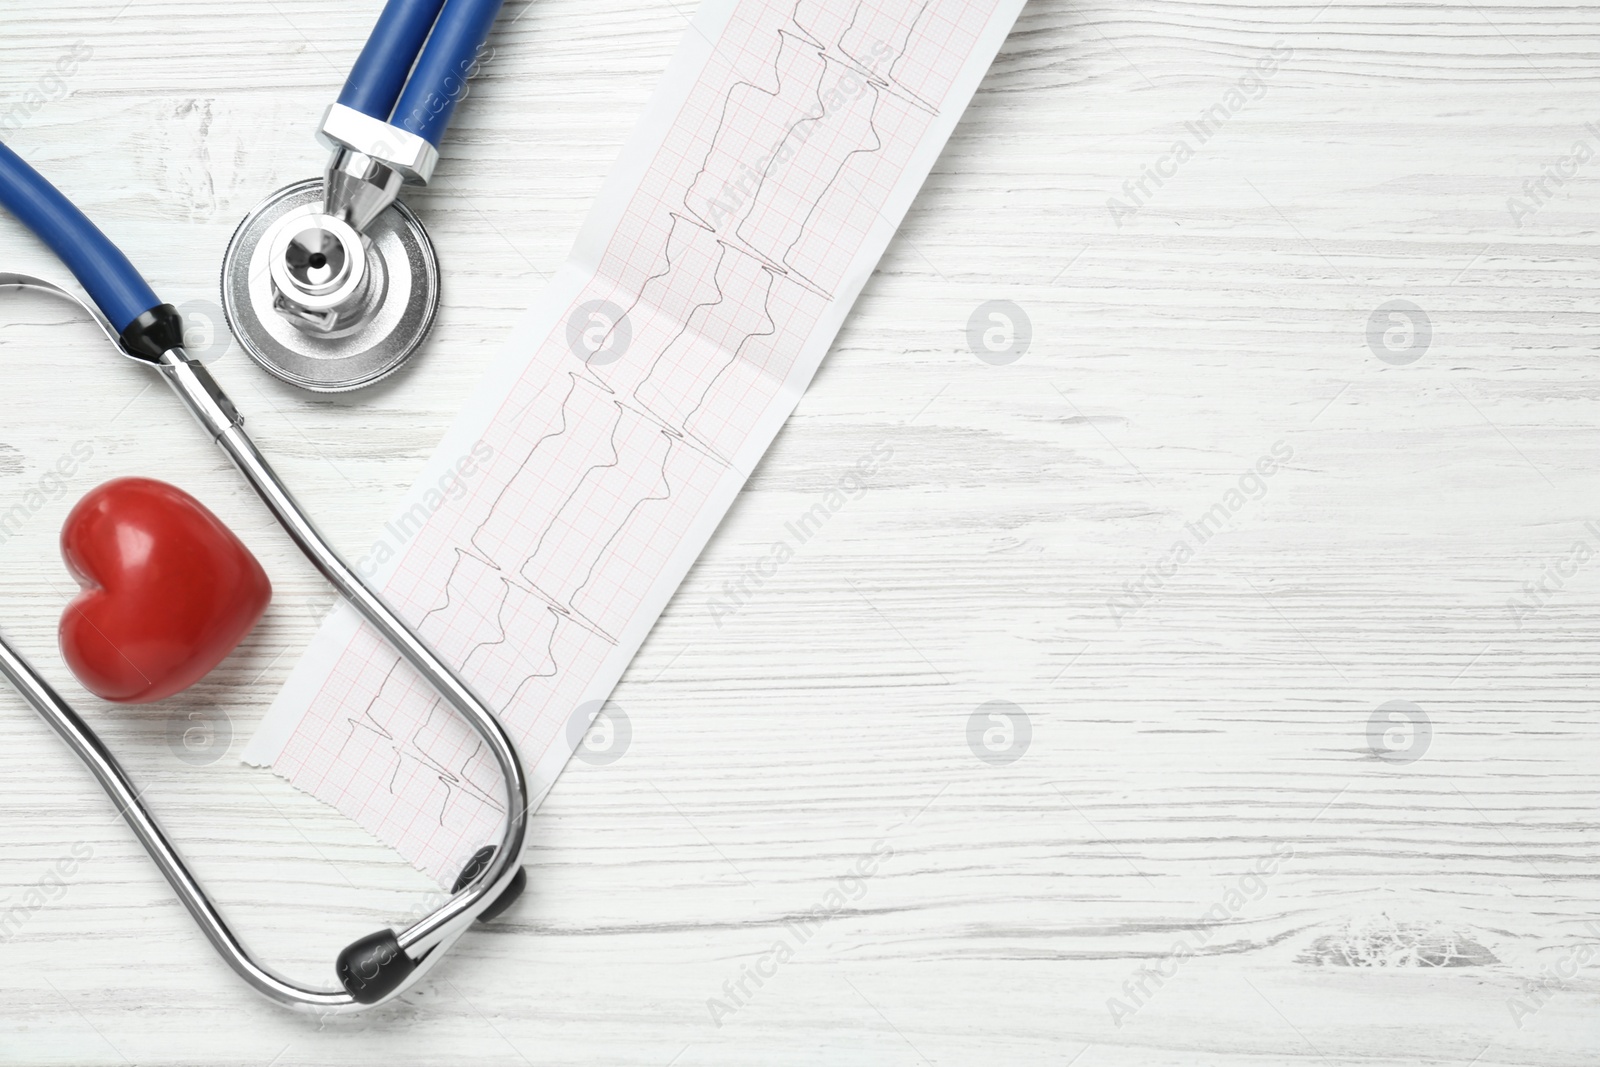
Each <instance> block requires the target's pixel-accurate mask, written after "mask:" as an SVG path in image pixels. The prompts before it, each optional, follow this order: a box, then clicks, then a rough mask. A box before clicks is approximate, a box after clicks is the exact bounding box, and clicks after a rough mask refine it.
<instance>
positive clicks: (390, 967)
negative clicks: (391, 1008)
mask: <svg viewBox="0 0 1600 1067" xmlns="http://www.w3.org/2000/svg"><path fill="white" fill-rule="evenodd" d="M416 967H417V964H416V961H415V960H413V959H412V958H411V957H410V956H407V955H406V953H405V950H404V949H403V948H401V947H400V939H399V938H397V937H396V936H395V933H394V931H393V930H379V931H378V932H377V933H375V934H368V935H367V936H366V937H363V938H362V939H361V940H359V941H355V942H352V943H351V944H350V945H348V946H347V947H346V948H345V950H344V951H343V952H341V953H339V961H338V963H337V964H336V965H335V970H336V971H337V972H338V974H339V984H341V985H343V986H344V989H345V992H347V993H349V994H350V995H351V996H352V997H354V998H355V1001H356V1003H357V1004H376V1003H377V1002H378V1001H380V1000H382V999H383V998H384V997H386V996H388V995H389V994H390V993H393V992H394V991H395V990H396V989H398V988H400V984H401V983H402V982H404V981H405V980H406V977H407V976H408V975H410V974H411V972H412V971H414V970H416Z"/></svg>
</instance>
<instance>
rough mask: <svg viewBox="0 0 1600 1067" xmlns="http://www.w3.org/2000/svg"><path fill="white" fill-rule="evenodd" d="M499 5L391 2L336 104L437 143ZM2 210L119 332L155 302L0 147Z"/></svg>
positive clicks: (472, 0)
mask: <svg viewBox="0 0 1600 1067" xmlns="http://www.w3.org/2000/svg"><path fill="white" fill-rule="evenodd" d="M503 3H504V0H389V2H388V3H387V4H386V5H385V6H384V9H383V13H382V14H381V15H379V16H378V22H377V25H376V26H375V27H374V28H373V32H372V36H371V37H370V38H369V39H368V41H367V45H366V47H365V48H363V49H362V50H361V55H360V56H359V57H358V58H357V59H356V62H355V66H354V67H352V68H351V70H350V76H349V77H348V78H347V79H345V83H344V89H343V90H342V91H341V92H340V94H339V103H341V104H344V105H345V106H347V107H350V108H353V109H355V110H357V111H360V112H361V113H362V114H364V115H367V116H370V117H372V118H375V119H379V120H381V121H384V122H389V123H391V124H392V125H395V126H398V127H399V128H400V129H403V130H405V131H406V132H408V133H414V134H416V135H417V136H419V137H422V138H424V139H425V140H427V141H428V142H429V143H430V144H432V145H434V146H435V147H437V146H438V145H439V142H440V141H441V140H443V138H444V134H445V131H446V130H447V129H448V128H449V125H450V119H451V117H452V115H453V114H454V113H455V108H456V105H457V104H458V103H459V102H460V100H461V97H462V95H463V94H464V92H465V88H466V82H467V74H468V72H469V71H470V70H471V69H472V66H473V64H474V63H475V62H476V61H477V59H478V55H479V52H480V51H481V50H482V48H483V46H484V43H485V42H486V41H487V40H488V39H489V31H490V30H491V29H492V28H493V26H494V20H495V18H496V17H497V16H498V15H499V13H500V8H501V7H502V6H503ZM0 205H3V206H4V207H5V208H6V210H7V211H9V212H11V214H13V215H15V216H16V217H17V219H18V220H19V221H21V222H22V223H23V225H25V226H27V227H28V228H29V229H30V230H32V231H33V232H34V233H35V234H37V235H38V237H39V239H40V240H42V241H43V242H44V243H45V244H46V245H47V246H48V247H49V248H50V250H51V251H52V252H54V253H55V254H56V256H57V257H59V258H60V260H61V261H62V262H63V263H65V264H66V266H67V269H68V270H70V271H72V274H73V277H75V278H77V279H78V284H80V285H82V286H83V288H84V289H85V290H86V291H87V292H88V294H89V296H90V297H91V298H92V299H93V300H94V302H95V304H96V305H97V306H98V307H99V308H100V310H101V312H102V313H103V314H104V315H105V317H106V318H107V319H108V320H109V321H110V322H111V325H112V326H114V327H116V330H117V332H118V333H122V332H124V331H125V330H127V329H128V327H129V325H130V324H132V323H133V322H134V320H136V319H138V318H139V317H140V316H141V315H143V314H145V313H146V312H150V311H153V310H154V309H155V308H156V307H158V306H159V305H160V303H161V301H160V300H158V299H157V298H156V294H155V291H154V290H152V289H151V288H150V285H149V283H147V282H146V281H145V280H144V278H143V277H142V276H141V275H140V274H139V272H138V270H137V269H135V268H134V266H133V264H132V263H131V262H129V260H128V257H127V256H125V255H124V254H123V253H122V250H121V249H119V248H118V247H117V246H116V245H115V244H113V243H112V242H111V240H110V239H109V238H108V237H106V235H105V234H104V233H102V232H101V231H100V228H99V227H98V226H96V225H95V224H94V223H92V222H90V221H89V219H88V218H87V217H86V216H85V215H84V214H83V212H81V211H79V210H78V209H77V208H76V207H74V206H73V204H72V202H71V201H70V200H68V199H67V198H66V197H65V196H63V195H61V193H60V192H59V191H58V190H57V189H56V188H55V186H53V185H51V184H50V183H49V182H48V181H46V180H45V179H44V178H43V177H42V176H41V175H40V174H39V172H38V171H36V170H34V169H33V168H32V167H30V166H29V165H28V164H27V163H25V162H23V160H22V159H21V158H20V157H19V156H17V154H16V153H14V152H12V151H11V150H10V149H9V148H7V147H6V146H5V144H4V143H0Z"/></svg>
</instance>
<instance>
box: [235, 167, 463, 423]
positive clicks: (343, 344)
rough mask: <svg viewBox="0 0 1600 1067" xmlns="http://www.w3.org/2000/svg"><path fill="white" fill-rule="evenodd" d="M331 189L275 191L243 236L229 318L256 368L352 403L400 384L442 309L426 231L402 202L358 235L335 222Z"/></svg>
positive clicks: (239, 235) (308, 185)
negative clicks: (398, 374) (395, 378)
mask: <svg viewBox="0 0 1600 1067" xmlns="http://www.w3.org/2000/svg"><path fill="white" fill-rule="evenodd" d="M326 190H327V183H326V182H325V181H324V180H323V179H320V178H314V179H309V180H307V181H303V182H298V183H296V184H294V185H291V186H288V187H287V188H284V189H280V190H278V191H277V192H276V193H273V194H272V195H271V196H270V197H268V198H267V200H266V201H265V202H264V203H262V204H261V206H259V207H257V208H256V209H255V210H254V211H252V212H251V213H250V214H249V215H247V216H246V217H245V219H244V221H243V222H241V223H240V224H239V228H238V229H237V230H236V231H234V235H233V239H232V240H231V241H230V242H229V243H228V251H227V254H226V256H224V257H223V262H222V310H223V314H224V315H226V316H227V319H228V325H229V327H230V328H231V329H232V330H233V334H234V336H235V337H236V338H238V340H239V344H240V345H241V346H242V347H243V348H244V350H245V352H247V353H248V354H249V356H250V358H251V359H253V360H255V361H256V363H258V364H259V365H260V366H261V367H262V368H263V369H265V370H266V371H267V372H268V373H270V374H272V375H274V376H275V377H278V378H280V379H282V380H283V381H286V382H288V383H290V384H291V385H297V386H299V387H301V388H302V389H309V390H312V391H313V392H319V393H343V392H348V391H350V390H352V389H360V388H362V387H363V386H368V385H372V384H373V383H375V382H378V381H381V380H382V379H384V378H386V377H388V376H389V375H391V374H393V373H394V372H395V371H397V370H399V369H400V367H401V366H402V365H404V363H405V362H406V360H407V359H409V358H410V356H411V355H412V353H414V352H415V351H416V350H417V348H418V347H419V346H420V345H421V344H422V342H423V340H425V339H426V338H427V336H428V331H429V330H430V329H432V327H433V320H434V317H435V316H436V315H437V313H438V310H439V261H438V257H437V256H436V255H435V253H434V250H433V243H432V242H431V241H430V240H429V239H428V233H427V230H425V229H424V228H423V226H422V223H421V222H420V221H419V220H418V219H417V217H416V215H414V214H412V212H411V210H410V209H409V208H407V207H406V206H405V205H404V204H403V203H401V202H400V201H398V200H394V201H392V202H391V203H389V204H388V205H387V206H385V207H384V208H383V210H382V211H381V212H380V213H379V214H377V215H376V216H375V217H373V218H372V219H371V220H370V221H368V222H366V226H365V230H364V232H363V231H358V230H357V229H355V227H353V226H351V225H350V224H349V223H348V222H346V221H345V219H344V218H341V217H339V216H336V215H330V214H328V213H327V212H326V205H325V202H324V197H325V195H326Z"/></svg>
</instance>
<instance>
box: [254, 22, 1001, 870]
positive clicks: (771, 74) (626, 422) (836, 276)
mask: <svg viewBox="0 0 1600 1067" xmlns="http://www.w3.org/2000/svg"><path fill="white" fill-rule="evenodd" d="M1022 3H1023V0H973V2H963V0H926V2H922V0H910V2H901V3H895V2H892V0H876V2H871V0H869V2H855V0H836V2H832V3H818V2H814V0H801V2H799V3H795V2H794V0H707V2H706V3H705V4H704V5H703V6H702V8H701V10H700V11H699V13H698V14H697V15H696V17H695V20H694V24H693V26H692V27H691V28H690V29H689V30H688V31H687V32H686V33H685V35H684V39H683V42H682V44H681V45H680V46H679V49H678V52H677V54H676V55H675V56H674V58H673V60H672V63H671V65H670V66H669V67H668V70H667V73H666V75H665V77H664V78H663V80H662V83H661V85H660V86H659V87H658V88H657V89H656V92H655V95H654V96H653V98H652V100H651V103H650V107H649V110H648V111H647V113H646V115H645V118H644V120H643V121H642V122H641V123H640V126H639V127H638V129H636V130H635V131H634V134H633V136H632V138H631V139H630V141H629V143H628V144H627V146H626V147H625V148H624V150H623V154H622V157H621V159H620V160H619V162H618V164H617V166H616V168H615V169H614V170H613V172H612V174H611V176H610V177H609V178H608V180H607V182H606V185H605V187H604V189H603V190H602V191H601V194H600V196H599V198H598V199H597V201H596V204H595V206H594V208H593V210H592V211H591V213H590V216H589V218H588V220H587V221H586V222H585V224H584V228H583V230H582V232H581V233H580V234H579V236H578V240H577V243H576V245H575V246H574V249H573V253H572V256H571V257H570V258H569V260H568V261H567V263H566V264H565V265H564V266H563V267H562V268H561V270H560V271H559V272H558V273H557V275H556V277H555V278H554V279H553V280H552V281H551V283H550V284H549V286H548V287H547V289H546V290H545V292H544V293H543V294H541V297H540V299H539V301H538V302H537V303H536V304H535V306H534V308H533V309H532V310H531V311H530V312H529V314H528V316H527V318H526V319H525V320H524V321H523V322H522V323H521V324H520V325H519V326H518V327H517V329H516V331H515V333H514V334H513V335H512V337H511V338H510V340H509V341H508V342H507V344H506V345H505V348H504V350H503V351H502V352H501V353H500V355H499V356H498V357H497V359H496V361H495V363H494V365H493V366H492V367H491V369H490V371H489V372H488V374H487V375H486V377H485V380H484V382H483V383H482V384H481V385H480V387H479V389H478V391H477V392H476V394H475V395H474V397H473V399H472V401H471V402H470V403H469V405H468V406H467V408H466V410H465V411H464V412H463V413H462V415H461V416H460V417H459V418H458V419H457V420H456V422H455V424H454V425H453V426H452V428H451V430H450V432H449V433H448V434H447V435H446V437H445V440H444V442H443V443H442V444H441V445H440V447H439V449H438V451H437V452H436V453H435V454H434V456H433V458H432V459H431V460H430V461H429V464H428V467H427V468H426V469H425V470H424V472H423V475H422V476H421V478H420V479H419V480H418V482H417V485H416V487H415V488H414V489H413V490H412V493H411V496H410V497H409V498H408V500H407V502H406V507H405V509H404V510H403V511H402V512H401V514H400V515H399V516H397V518H396V519H395V520H394V521H393V522H391V523H390V524H388V526H387V527H386V531H385V532H386V539H385V541H383V542H380V544H381V545H386V546H388V547H389V549H390V551H391V552H392V558H391V559H388V560H387V561H384V562H381V563H380V565H379V566H378V569H377V575H378V581H379V582H380V587H381V588H382V589H383V591H384V595H385V596H386V597H387V599H388V601H389V603H390V604H391V605H393V606H394V607H395V609H396V610H397V611H399V612H400V614H401V615H402V616H403V617H404V618H405V619H406V620H407V621H408V622H410V623H411V624H412V625H414V626H416V627H417V628H418V630H419V632H420V633H421V634H422V636H423V637H424V638H425V639H426V640H428V641H430V642H431V643H432V644H433V645H434V647H435V648H437V649H438V650H439V652H440V653H441V655H443V657H444V658H445V659H447V660H448V661H450V662H451V663H452V664H453V665H455V666H456V667H458V668H459V669H460V670H461V671H462V674H463V676H464V677H465V678H466V679H467V681H468V682H469V683H470V684H471V685H472V686H473V687H474V689H476V691H477V692H478V693H479V695H480V696H482V697H483V698H485V699H486V700H487V701H488V702H489V704H490V705H491V706H493V707H495V708H497V709H498V710H499V712H500V716H501V719H502V721H503V722H505V724H506V726H507V727H508V729H509V730H510V731H511V733H512V736H513V737H514V738H515V739H516V741H517V743H518V745H519V747H520V750H521V752H522V756H523V759H524V761H525V763H526V765H527V767H528V769H529V772H530V773H529V777H530V784H531V787H532V789H533V791H534V795H535V797H536V800H537V799H542V798H543V796H544V794H545V793H547V792H548V791H549V788H550V786H551V785H553V784H554V782H555V778H556V776H557V775H558V774H559V773H560V771H561V768H562V767H563V766H564V765H565V764H566V762H567V759H568V757H569V756H570V755H571V753H572V751H573V748H574V747H575V746H576V744H577V743H578V742H579V741H580V740H581V739H582V736H583V734H584V733H585V732H586V730H587V728H588V725H589V721H590V719H591V718H592V717H593V715H594V712H595V711H596V710H598V709H599V708H600V706H601V703H602V702H603V701H604V700H605V698H606V697H607V696H608V695H609V694H610V692H611V689H612V688H613V687H614V686H615V685H616V683H617V680H618V679H619V678H620V677H621V676H622V672H623V670H624V669H625V668H626V667H627V664H628V661H629V660H630V659H631V658H632V657H633V654H634V652H635V651H636V650H637V649H638V647H639V646H640V644H642V643H643V641H644V638H645V635H646V634H647V633H648V632H649V629H650V627H651V626H652V625H653V624H654V622H655V620H656V618H657V617H658V616H659V615H660V613H661V611H662V609H663V608H664V607H665V606H666V603H667V601H668V600H669V599H670V598H671V596H672V594H673V592H674V591H675V590H676V588H677V586H678V583H679V582H680V581H682V579H683V576H684V575H685V574H686V573H687V572H688V570H689V567H690V566H691V565H692V564H693V562H694V560H695V557H696V556H698V555H699V553H700V550H701V549H702V548H703V547H704V546H705V544H706V542H707V541H708V540H709V539H710V537H711V534H712V532H713V531H714V530H715V529H716V527H717V524H718V523H719V522H720V521H721V519H722V517H723V515H724V514H725V513H726V511H727V509H728V507H729V506H730V504H731V503H732V502H733V499H734V497H735V496H736V495H737V493H738V491H739V489H740V487H741V486H742V485H743V484H744V481H745V478H746V477H747V475H748V473H749V472H750V470H752V469H753V468H754V466H755V465H756V463H757V462H758V461H759V460H760V458H761V455H762V454H763V453H764V452H765V451H766V449H767V446H768V445H769V444H770V443H771V441H772V439H773V437H775V436H776V434H777V432H778V429H779V428H780V427H781V426H782V424H783V421H784V419H786V418H787V417H788V416H789V414H790V412H792V411H793V410H794V407H795V405H796V404H797V403H798V402H799V398H800V396H801V394H802V393H803V392H804V391H805V388H806V386H807V385H808V384H809V383H810V381H811V378H812V375H813V374H814V373H815V371H816V369H817V367H818V365H819V364H820V363H821V361H822V358H823V356H824V355H826V353H827V350H828V348H829V346H830V345H831V344H832V343H833V338H834V336H835V335H836V334H837V333H838V330H839V327H840V325H841V324H842V322H843V320H844V316H845V315H846V313H847V312H848V311H849V309H850V306H851V304H853V303H854V302H855V298H856V296H857V294H858V293H859V292H860V291H861V287H862V286H863V285H864V284H865V283H866V280H867V278H868V277H869V276H870V275H871V273H872V270H873V268H874V267H875V266H876V264H877V262H878V259H879V257H880V256H881V255H882V254H883V250H884V249H885V248H886V247H887V246H888V243H889V240H890V239H891V238H892V237H893V235H894V231H895V229H896V228H897V227H898V226H899V223H900V220H901V219H902V218H903V217H904V216H905V212H906V210H907V209H908V208H909V207H910V204H911V201H912V199H913V198H914V197H915V195H916V193H917V190H918V189H920V188H921V186H922V182H923V180H924V179H925V178H926V176H927V174H928V171H929V170H930V169H931V168H932V166H933V163H934V161H935V159H937V157H938V154H939V152H940V151H941V150H942V149H943V147H944V143H945V141H946V140H947V139H948V138H949V136H950V132H951V130H952V129H954V127H955V124H956V121H957V119H958V118H959V117H960V114H961V112H962V111H963V110H964V109H965V108H966V105H967V102H968V100H970V99H971V97H972V94H973V92H974V91H975V90H976V89H977V86H978V83H979V81H980V80H981V79H982V77H983V74H984V72H985V71H986V70H987V69H988V66H989V63H990V62H991V61H992V59H993V58H994V54H995V53H996V51H998V50H999V47H1000V45H1001V43H1002V42H1003V41H1004V40H1005V36H1006V34H1007V33H1008V32H1009V31H1010V28H1011V24H1012V23H1013V22H1014V21H1015V19H1016V17H1017V14H1018V13H1019V12H1020V10H1021V8H1022ZM712 42H715V43H714V44H713V43H712ZM597 309H604V310H597ZM619 313H620V314H619ZM395 542H401V543H400V544H398V545H397V544H396V543H395ZM381 559H382V554H381V553H380V560H381ZM244 758H245V760H246V761H247V762H250V763H254V764H258V765H266V764H270V765H271V766H272V767H273V768H274V769H275V770H276V771H277V772H278V773H280V774H282V775H284V776H285V777H287V778H288V779H289V780H290V781H291V782H293V783H294V784H295V785H297V786H299V787H301V788H302V789H305V790H306V791H308V792H310V793H312V794H313V795H315V796H317V797H320V798H321V799H323V800H325V801H328V802H329V803H331V804H333V805H335V806H336V807H337V808H339V810H341V811H343V812H345V813H346V814H348V815H350V816H351V817H352V818H354V819H356V821H358V822H359V823H360V824H361V825H363V826H364V827H366V828H367V829H369V830H371V831H372V832H373V833H375V834H376V835H377V836H378V837H380V838H381V839H382V840H384V841H386V842H388V843H389V844H391V845H393V846H394V847H395V848H396V849H397V850H398V851H399V852H400V853H401V854H402V855H403V856H405V857H406V858H407V859H409V860H411V861H412V862H413V863H415V864H416V865H417V866H418V867H420V868H421V869H423V870H425V871H427V872H429V873H430V874H432V875H433V876H434V877H436V878H437V879H439V881H440V882H441V884H448V883H450V882H452V881H453V880H454V879H455V877H456V874H457V873H458V872H459V871H460V870H461V868H462V866H463V865H464V864H465V862H466V860H467V858H468V857H469V856H470V855H471V854H472V853H473V852H474V851H475V850H476V849H478V848H479V847H480V846H482V845H483V844H485V843H487V842H492V841H494V840H496V838H497V836H498V828H499V825H500V822H501V819H502V816H503V812H504V809H503V801H502V798H501V785H500V781H499V773H498V771H497V770H496V769H495V766H494V763H493V760H492V758H491V757H489V756H488V754H487V753H486V751H485V750H484V748H483V746H482V745H481V743H480V742H479V740H478V738H477V736H476V734H474V733H473V731H472V730H471V728H470V727H468V726H467V725H465V724H464V723H462V722H461V721H459V720H458V719H457V718H456V717H455V715H454V714H453V713H452V712H451V711H450V709H449V708H448V707H446V706H445V705H443V704H442V702H441V701H440V700H439V698H438V697H436V696H435V695H434V694H433V692H432V691H431V690H430V689H428V687H427V686H426V685H425V684H424V683H423V682H422V681H421V680H420V678H418V677H417V676H416V675H415V673H414V672H413V671H412V670H411V668H410V667H409V665H407V664H404V663H402V662H401V661H400V658H399V656H398V655H397V654H396V653H395V652H393V651H392V650H391V649H390V648H389V647H388V646H387V645H385V644H384V643H383V642H382V641H381V640H380V639H379V638H378V637H377V636H376V635H374V634H373V633H372V632H371V631H370V630H369V629H368V628H367V627H366V626H365V625H364V624H363V623H362V622H361V621H360V620H359V618H358V617H357V616H356V614H355V612H354V611H353V610H352V609H350V608H349V607H348V606H345V605H341V606H340V607H338V608H336V609H335V610H334V612H333V613H332V614H331V615H330V616H329V618H328V619H327V621H326V622H325V623H324V624H323V626H322V629H321V631H320V633H319V634H318V637H317V640H316V642H315V643H314V644H313V645H312V649H311V651H309V652H308V653H307V654H306V656H305V657H304V658H303V659H302V660H301V662H300V663H299V665H298V666H297V667H296V668H295V671H294V672H293V674H292V675H291V677H290V679H289V682H288V684H287V685H286V686H285V687H284V690H283V692H282V693H280V694H279V696H278V699H277V701H276V702H275V703H274V704H273V707H272V710H271V712H270V713H269V714H268V716H267V719H266V721H265V722H264V723H263V725H262V728H261V730H260V731H259V732H258V733H257V734H256V736H255V738H254V739H253V740H252V741H251V744H250V746H249V748H248V749H247V750H246V752H245V757H244Z"/></svg>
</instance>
